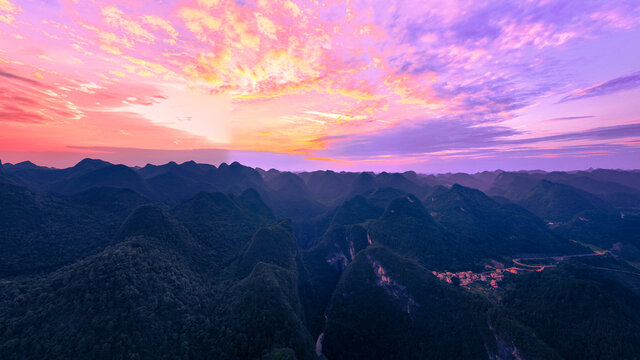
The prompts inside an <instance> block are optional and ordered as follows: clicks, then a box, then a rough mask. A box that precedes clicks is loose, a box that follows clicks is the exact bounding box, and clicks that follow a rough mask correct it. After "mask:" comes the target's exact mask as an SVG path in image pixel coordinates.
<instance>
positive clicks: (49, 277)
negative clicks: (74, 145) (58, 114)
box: [0, 159, 640, 360]
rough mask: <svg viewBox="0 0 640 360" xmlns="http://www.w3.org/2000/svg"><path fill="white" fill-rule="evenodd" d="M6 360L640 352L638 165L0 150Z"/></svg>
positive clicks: (0, 339)
mask: <svg viewBox="0 0 640 360" xmlns="http://www.w3.org/2000/svg"><path fill="white" fill-rule="evenodd" d="M0 246H1V247H2V251H0V359H274V360H275V359H283V360H284V359H330V360H335V359H505V360H507V359H514V360H515V359H639V358H640V171H620V170H602V169H598V170H589V171H575V172H543V171H529V172H527V171H521V172H505V171H493V172H482V173H476V174H462V173H456V174H438V175H425V174H417V173H415V172H405V173H384V172H383V173H377V174H376V173H369V172H362V173H349V172H333V171H315V172H301V173H292V172H282V171H278V170H275V169H271V170H263V169H260V168H250V167H246V166H243V165H241V164H239V163H232V164H225V163H223V164H221V165H219V166H213V165H208V164H198V163H195V162H186V163H183V164H176V163H173V162H171V163H168V164H165V165H147V166H145V167H127V166H124V165H116V164H111V163H108V162H104V161H101V160H95V159H85V160H83V161H81V162H80V163H78V164H77V165H75V166H73V167H70V168H66V169H55V168H47V167H41V166H37V165H35V164H33V163H30V162H23V163H18V164H0Z"/></svg>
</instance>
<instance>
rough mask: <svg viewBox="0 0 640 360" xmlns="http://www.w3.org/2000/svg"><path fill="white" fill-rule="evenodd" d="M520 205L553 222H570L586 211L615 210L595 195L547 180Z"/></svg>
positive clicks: (529, 193) (531, 191) (526, 196)
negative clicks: (575, 216)
mask: <svg viewBox="0 0 640 360" xmlns="http://www.w3.org/2000/svg"><path fill="white" fill-rule="evenodd" d="M518 204H520V205H521V206H522V207H524V208H526V209H528V210H530V211H531V212H533V213H534V214H536V215H538V216H539V217H541V218H542V219H545V220H551V221H569V220H571V219H572V218H573V216H574V215H576V214H578V213H580V212H582V211H586V210H596V209H598V210H613V208H612V207H610V206H609V205H607V204H606V203H605V202H604V201H603V200H601V199H600V198H598V197H597V196H595V195H592V194H589V193H587V192H584V191H582V190H578V189H576V188H573V187H571V186H568V185H562V184H556V183H552V182H550V181H547V180H543V181H541V182H540V183H538V185H536V186H535V187H534V188H533V189H531V190H530V191H529V192H528V193H527V194H526V195H525V196H524V197H522V199H521V200H520V201H519V202H518Z"/></svg>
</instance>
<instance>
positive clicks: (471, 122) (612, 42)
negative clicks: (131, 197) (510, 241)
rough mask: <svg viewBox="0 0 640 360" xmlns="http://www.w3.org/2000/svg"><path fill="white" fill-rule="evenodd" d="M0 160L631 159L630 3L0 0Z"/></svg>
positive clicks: (639, 90)
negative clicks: (93, 158)
mask: <svg viewBox="0 0 640 360" xmlns="http://www.w3.org/2000/svg"><path fill="white" fill-rule="evenodd" d="M0 33H1V34H2V36H0V158H1V159H2V161H3V162H19V161H23V160H31V161H34V162H36V163H38V164H39V165H48V166H68V165H71V164H73V163H75V162H77V161H78V160H80V159H82V158H84V157H99V158H104V159H106V160H109V161H115V162H121V163H126V164H128V165H144V164H145V163H147V162H154V163H164V162H168V161H171V160H176V161H178V160H185V161H186V160H188V159H194V160H196V161H201V162H210V163H215V162H217V161H218V162H219V161H235V160H238V161H241V162H243V163H245V164H247V165H251V166H260V167H263V168H269V167H277V168H280V169H286V170H306V169H327V168H331V169H337V170H376V171H381V170H392V171H399V170H416V171H423V172H444V171H480V170H485V169H486V170H490V169H497V168H502V169H505V170H507V169H516V168H517V169H523V168H527V169H533V168H542V169H546V170H552V169H563V170H571V169H580V168H588V167H609V168H610V167H617V168H638V167H640V166H639V165H640V160H639V159H640V102H639V101H638V99H640V3H639V2H638V1H634V0H628V1H624V0H621V1H606V2H605V1H559V0H531V1H464V0H447V1H442V0H438V1H430V0H427V1H425V0H420V1H409V0H407V1H398V2H391V1H377V2H370V1H326V2H321V1H299V0H286V1H266V0H257V1H252V0H236V1H226V0H197V1H162V2H159V1H135V2H132V1H115V0H105V1H98V0H91V1H80V0H57V1H56V0H54V1H36V0H33V1H27V0H24V1H18V0H0Z"/></svg>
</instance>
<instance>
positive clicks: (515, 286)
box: [501, 264, 640, 359]
mask: <svg viewBox="0 0 640 360" xmlns="http://www.w3.org/2000/svg"><path fill="white" fill-rule="evenodd" d="M501 298H502V301H501V304H502V305H503V306H504V307H505V309H506V310H507V311H508V313H509V314H511V315H512V316H514V317H515V318H516V319H518V320H520V321H521V322H522V323H523V324H525V325H527V326H529V327H531V328H532V329H534V330H535V331H536V333H537V334H538V335H539V337H540V338H541V339H542V340H543V341H545V342H546V343H547V344H549V345H550V346H552V347H554V348H556V349H557V350H558V352H559V353H560V355H562V357H563V358H565V359H636V358H638V356H639V354H640V313H638V308H639V307H640V297H638V296H637V295H635V294H633V293H632V292H631V291H629V290H628V289H625V288H624V287H622V286H621V285H619V284H618V283H616V282H613V281H611V280H608V279H606V278H603V277H601V276H600V275H599V274H598V273H597V270H590V269H589V268H586V267H584V266H578V265H570V264H567V265H566V266H561V267H560V268H557V269H549V270H545V271H543V272H533V273H529V274H525V275H521V276H517V277H513V278H511V279H510V280H509V281H508V282H506V283H505V285H504V290H503V291H502V295H501Z"/></svg>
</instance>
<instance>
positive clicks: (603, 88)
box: [561, 72, 640, 102]
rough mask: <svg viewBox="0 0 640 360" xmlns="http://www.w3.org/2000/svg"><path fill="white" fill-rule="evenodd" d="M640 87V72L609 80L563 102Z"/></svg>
mask: <svg viewBox="0 0 640 360" xmlns="http://www.w3.org/2000/svg"><path fill="white" fill-rule="evenodd" d="M638 87H640V72H637V73H634V74H631V75H626V76H621V77H617V78H615V79H611V80H607V81H605V82H602V83H600V84H597V85H593V86H591V87H589V88H586V89H583V90H579V91H576V92H575V93H573V94H571V95H568V96H566V97H564V98H563V99H562V100H561V102H567V101H573V100H580V99H586V98H590V97H596V96H604V95H609V94H614V93H617V92H620V91H625V90H631V89H636V88H638Z"/></svg>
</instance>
